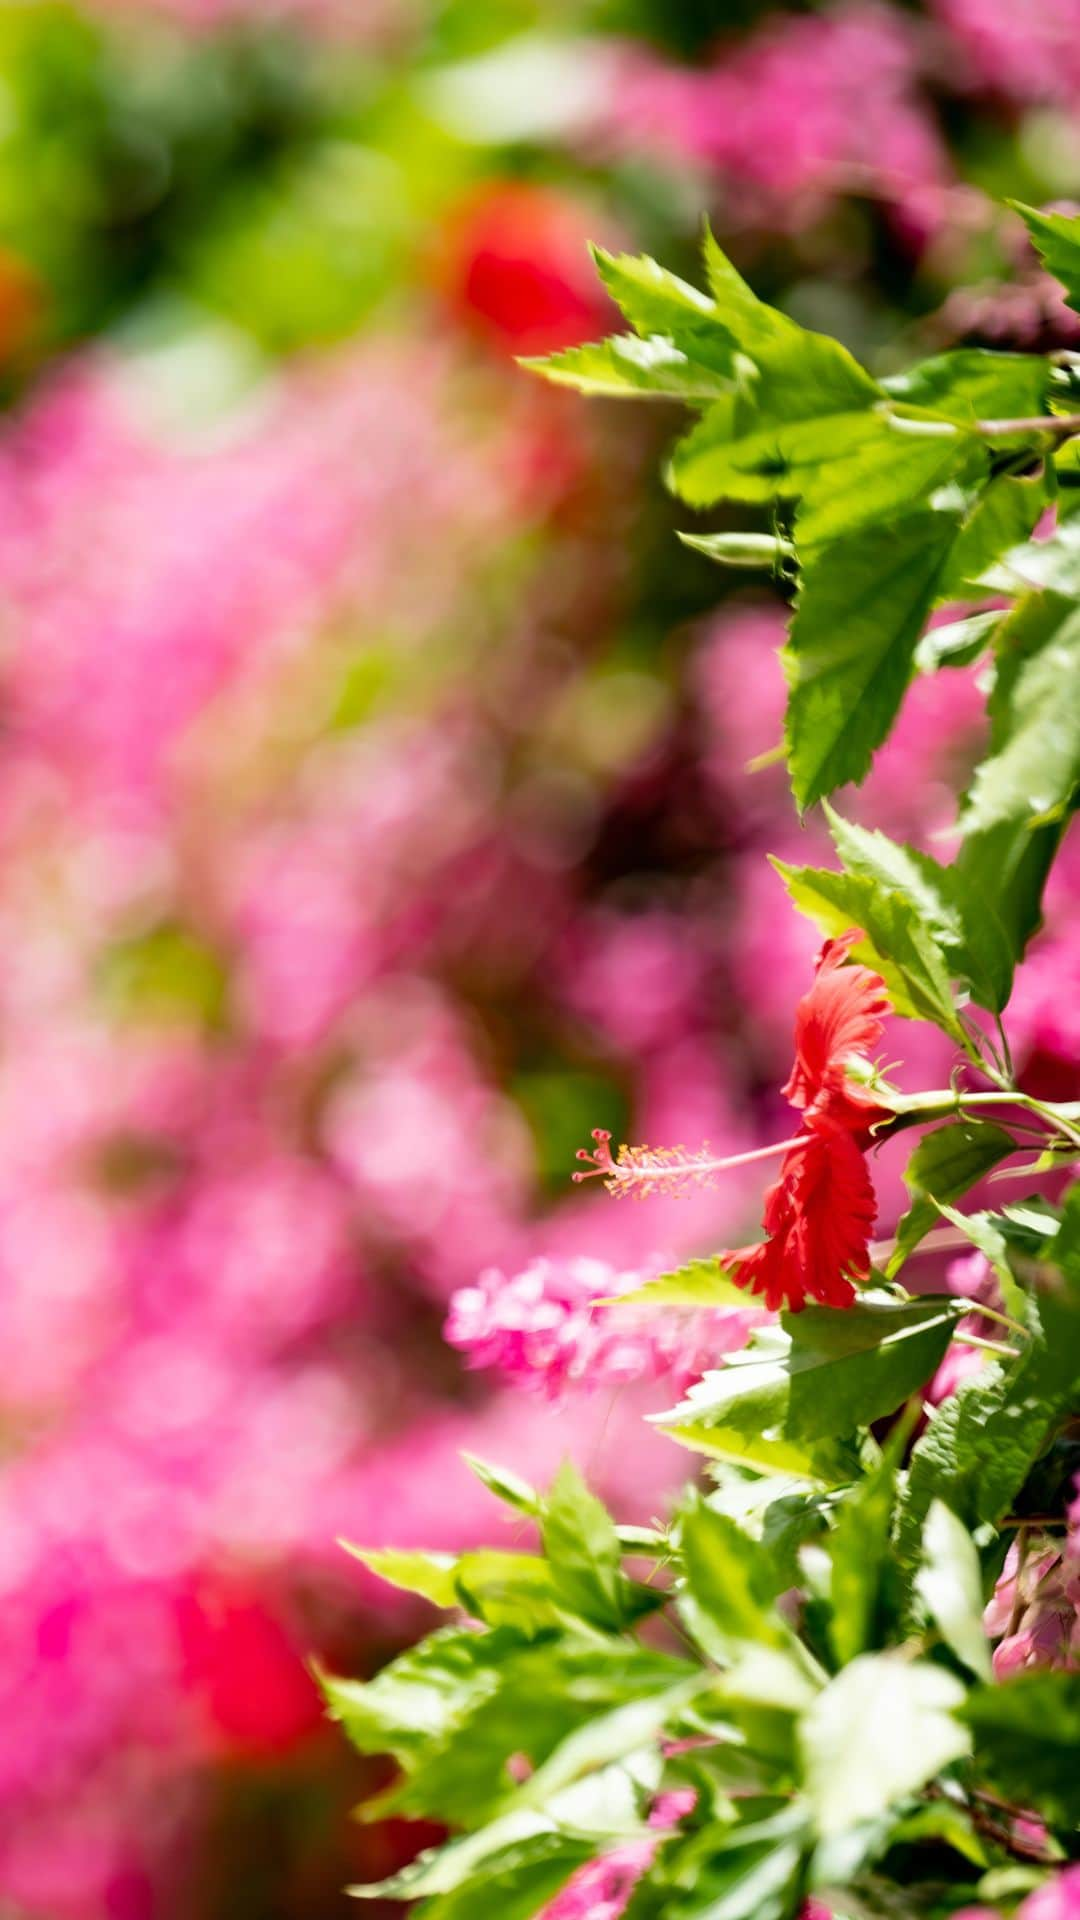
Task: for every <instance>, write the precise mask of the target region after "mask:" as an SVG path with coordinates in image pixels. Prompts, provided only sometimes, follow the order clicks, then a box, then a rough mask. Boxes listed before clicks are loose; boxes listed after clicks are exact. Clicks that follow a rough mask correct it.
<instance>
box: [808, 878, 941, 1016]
mask: <svg viewBox="0 0 1080 1920" xmlns="http://www.w3.org/2000/svg"><path fill="white" fill-rule="evenodd" d="M772 864H773V866H774V867H775V868H776V871H777V873H778V874H779V875H780V877H781V879H782V880H783V882H784V885H785V886H786V888H787V890H788V893H789V894H790V895H791V898H792V900H793V901H794V903H795V906H796V907H797V908H798V910H799V912H800V913H804V914H806V916H807V918H808V919H810V920H812V921H813V922H814V925H815V926H817V927H820V929H821V931H822V933H824V934H825V935H826V936H827V937H829V938H832V937H833V936H835V935H836V934H839V933H844V932H845V931H846V930H847V928H848V927H860V928H861V929H862V931H863V934H864V935H865V938H864V939H862V940H860V941H859V943H858V945H857V946H855V947H854V948H853V949H852V952H853V955H854V957H855V958H856V959H857V960H861V961H863V962H864V963H865V965H867V966H869V967H873V968H874V970H875V971H876V972H877V973H880V975H881V977H882V979H883V980H884V982H885V986H886V989H887V991H888V994H889V999H890V1000H891V1002H892V1004H893V1007H894V1008H895V1010H896V1012H897V1013H900V1014H903V1015H904V1017H905V1018H906V1019H908V1020H931V1021H932V1022H933V1023H934V1025H935V1026H938V1027H941V1028H942V1029H943V1031H944V1032H945V1033H947V1034H949V1035H950V1037H951V1038H952V1039H953V1040H955V1041H956V1042H957V1044H958V1045H960V1046H963V1045H964V1044H965V1035H964V1030H963V1028H962V1026H961V1025H960V1020H959V1016H958V1015H957V1011H956V1007H955V1005H954V1003H953V997H952V990H951V988H950V986H949V973H948V968H947V966H946V964H945V960H944V956H943V954H942V952H941V950H940V948H939V947H938V945H937V943H936V941H935V940H934V937H933V935H932V933H931V932H930V931H929V929H928V928H927V927H926V926H925V925H924V923H923V921H922V920H921V919H920V917H919V915H918V913H917V912H916V910H915V908H914V907H913V906H912V905H911V904H910V902H909V901H908V900H906V899H905V898H904V896H903V895H902V894H899V893H897V892H895V891H893V890H892V889H889V888H886V887H884V886H882V885H881V883H880V882H879V881H876V880H872V879H870V878H869V876H868V875H866V874H852V873H831V872H830V871H829V870H828V869H827V868H815V867H788V866H785V864H784V862H783V861H782V860H776V859H774V860H773V862H772Z"/></svg>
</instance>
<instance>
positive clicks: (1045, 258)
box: [1009, 200, 1080, 311]
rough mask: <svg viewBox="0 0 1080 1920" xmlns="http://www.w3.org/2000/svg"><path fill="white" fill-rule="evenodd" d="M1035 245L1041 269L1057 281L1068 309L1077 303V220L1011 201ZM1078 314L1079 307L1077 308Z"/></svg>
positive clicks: (1079, 268)
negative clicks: (1043, 268) (1044, 269)
mask: <svg viewBox="0 0 1080 1920" xmlns="http://www.w3.org/2000/svg"><path fill="white" fill-rule="evenodd" d="M1009 205H1010V206H1011V207H1015V209H1016V211H1017V213H1018V214H1019V215H1020V217H1021V219H1022V220H1023V222H1024V225H1025V226H1026V227H1027V230H1028V232H1029V233H1030V235H1031V238H1032V240H1033V241H1034V243H1035V246H1036V249H1037V251H1038V254H1039V258H1040V259H1041V261H1042V263H1043V266H1044V267H1045V268H1046V270H1047V272H1048V273H1052V274H1053V276H1054V278H1055V280H1060V281H1061V284H1062V286H1063V287H1064V289H1065V294H1066V298H1067V300H1068V304H1069V306H1070V307H1074V308H1076V307H1077V302H1078V301H1080V219H1078V218H1077V217H1076V215H1075V214H1068V213H1040V212H1039V211H1038V209H1037V208H1035V207H1026V206H1025V205H1024V204H1023V202H1022V201H1020V200H1010V202H1009ZM1077 310H1078V311H1080V308H1077Z"/></svg>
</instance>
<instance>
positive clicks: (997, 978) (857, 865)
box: [825, 802, 1013, 1013]
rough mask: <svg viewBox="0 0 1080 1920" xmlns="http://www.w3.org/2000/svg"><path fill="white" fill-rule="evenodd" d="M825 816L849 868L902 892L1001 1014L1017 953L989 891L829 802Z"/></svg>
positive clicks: (962, 973)
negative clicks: (848, 817) (861, 823)
mask: <svg viewBox="0 0 1080 1920" xmlns="http://www.w3.org/2000/svg"><path fill="white" fill-rule="evenodd" d="M825 815H826V818H827V820H828V823H829V832H830V834H831V835H832V841H833V845H834V846H835V848H836V851H837V853H838V854H839V856H840V859H841V861H842V862H843V866H844V870H845V872H847V873H855V874H862V875H863V876H864V877H865V878H866V879H868V880H876V881H878V882H880V884H881V885H882V886H883V887H886V888H888V889H890V890H891V891H893V892H895V893H899V894H900V895H901V896H902V898H903V899H905V900H906V901H907V902H908V904H909V905H910V906H911V907H912V908H913V909H914V911H915V913H916V914H917V915H918V917H919V919H920V920H921V921H922V923H923V925H924V926H925V927H926V929H927V931H928V932H929V934H930V936H931V938H932V940H933V942H934V944H935V946H937V947H939V948H940V950H941V953H942V955H943V956H944V958H945V961H946V964H947V966H948V969H949V972H950V974H951V975H952V976H953V978H954V979H958V980H962V981H963V982H964V983H965V984H966V985H967V986H968V987H969V988H970V990H971V993H972V995H973V997H974V998H975V999H976V1000H977V1001H978V1003H979V1005H980V1006H982V1007H988V1008H989V1009H990V1010H991V1011H992V1012H995V1013H997V1012H1000V1010H1001V1009H1002V1007H1004V1006H1005V1004H1006V1002H1007V1001H1008V998H1009V994H1010V991H1011V989H1012V977H1013V952H1012V948H1011V947H1010V945H1009V942H1008V940H1007V938H1006V935H1005V931H1004V929H1003V927H1002V926H1001V923H1000V921H999V920H998V918H997V915H996V914H995V912H994V910H993V907H992V906H991V904H990V903H989V902H988V901H987V899H986V895H985V893H976V892H975V891H974V890H973V889H972V887H971V886H970V885H969V883H968V881H967V879H966V877H965V875H964V874H963V873H961V872H960V870H959V869H958V868H957V867H943V866H940V865H939V864H938V862H937V861H936V860H933V859H932V858H931V857H930V855H929V854H926V853H921V852H919V851H918V850H917V849H916V848H914V847H907V846H902V845H900V844H899V843H898V842H897V841H895V840H890V839H889V838H888V836H887V835H886V834H884V833H880V832H877V831H874V832H868V831H867V829H866V828H865V827H859V826H856V825H855V824H854V823H853V822H852V821H849V820H844V819H843V818H842V817H841V816H840V814H838V813H837V812H835V811H834V809H833V808H832V807H830V806H829V804H828V802H826V803H825Z"/></svg>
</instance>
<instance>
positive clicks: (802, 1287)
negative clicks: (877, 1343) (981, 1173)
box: [575, 927, 890, 1312]
mask: <svg viewBox="0 0 1080 1920" xmlns="http://www.w3.org/2000/svg"><path fill="white" fill-rule="evenodd" d="M862 938H863V935H862V934H861V932H860V931H859V930H858V928H856V927H851V928H849V929H848V931H847V932H846V933H844V934H842V935H841V936H840V938H839V939H836V940H828V941H826V943H825V945H824V947H823V948H822V950H821V952H820V953H819V955H818V958H817V963H816V966H815V970H814V979H813V983H812V985H811V987H810V990H809V992H808V993H806V994H804V996H803V998H802V999H801V1000H800V1002H799V1004H798V1007H797V1008H796V1010H795V1064H794V1066H793V1067H792V1070H791V1076H790V1078H789V1080H788V1082H787V1085H786V1086H785V1087H784V1090H783V1091H784V1094H785V1097H786V1098H787V1099H788V1100H789V1101H790V1102H791V1105H792V1106H793V1107H794V1108H795V1109H796V1110H797V1111H798V1112H800V1113H801V1115H802V1125H801V1127H800V1130H799V1132H798V1133H797V1134H796V1135H795V1136H794V1138H792V1139H790V1140H782V1141H779V1142H778V1143H777V1144H776V1145H775V1146H771V1147H762V1148H759V1149H758V1150H757V1151H755V1152H752V1153H742V1154H735V1155H733V1156H732V1157H730V1158H728V1159H726V1160H716V1159H713V1158H711V1157H710V1155H709V1153H708V1151H707V1149H706V1150H703V1151H702V1152H700V1153H694V1154H687V1153H685V1152H684V1151H683V1150H682V1149H681V1148H677V1149H674V1150H671V1149H664V1148H661V1149H659V1150H656V1149H653V1148H650V1147H620V1149H619V1153H618V1157H617V1158H615V1157H613V1156H612V1152H611V1144H610V1141H611V1137H610V1135H609V1134H607V1133H603V1132H596V1133H594V1135H593V1139H594V1141H595V1142H596V1145H595V1147H594V1148H593V1150H592V1151H591V1152H587V1151H585V1150H584V1149H583V1150H582V1151H581V1152H580V1153H579V1155H578V1158H579V1159H580V1160H587V1161H589V1162H590V1167H589V1172H588V1173H584V1172H579V1173H578V1174H576V1175H575V1178H576V1179H579V1180H581V1179H589V1178H590V1176H592V1175H595V1174H602V1175H603V1177H604V1179H605V1181H606V1183H607V1186H608V1189H609V1191H610V1192H613V1193H637V1194H644V1193H648V1192H650V1191H651V1192H656V1191H658V1190H659V1191H667V1192H669V1193H670V1192H673V1191H678V1190H680V1189H682V1188H685V1187H686V1186H687V1185H689V1184H692V1183H696V1182H699V1181H708V1180H711V1179H712V1178H713V1177H714V1175H716V1174H718V1173H721V1172H723V1171H725V1170H727V1169H728V1168H731V1167H737V1166H744V1165H746V1164H747V1163H748V1162H749V1161H752V1160H760V1159H764V1158H766V1157H768V1156H770V1155H773V1154H776V1153H782V1154H783V1156H784V1157H783V1159H782V1161H781V1163H780V1172H779V1175H778V1177H777V1179H776V1180H775V1181H774V1182H773V1185H772V1186H771V1187H769V1188H768V1190H767V1192H766V1195H765V1206H764V1212H763V1216H762V1226H763V1227H764V1229H765V1233H766V1236H767V1238H766V1239H764V1240H762V1241H760V1242H759V1243H758V1244H757V1245H755V1246H750V1247H738V1248H735V1249H733V1250H731V1251H729V1252H726V1253H721V1254H720V1256H719V1258H720V1261H721V1264H722V1265H723V1266H724V1267H725V1269H726V1270H727V1271H728V1273H729V1274H730V1276H731V1278H732V1279H733V1280H734V1281H735V1282H736V1284H737V1285H739V1286H742V1287H746V1288H747V1290H748V1291H749V1292H751V1293H756V1294H760V1295H761V1296H762V1298H763V1299H764V1302H765V1305H766V1306H767V1307H769V1308H770V1309H771V1310H772V1311H773V1312H775V1311H776V1310H777V1309H779V1308H780V1307H787V1308H788V1309H789V1310H790V1311H792V1312H798V1310H799V1309H800V1307H804V1306H805V1305H806V1302H807V1301H808V1300H817V1301H819V1302H820V1303H821V1304H822V1305H823V1306H828V1307H849V1306H850V1305H851V1303H852V1301H853V1300H854V1298H855V1290H854V1287H853V1285H852V1281H853V1280H864V1279H865V1278H866V1276H867V1275H868V1273H869V1271H870V1234H871V1231H872V1229H873V1225H874V1215H875V1211H876V1208H875V1201H874V1189H873V1185H872V1182H871V1180H870V1175H869V1172H868V1171H867V1166H866V1159H865V1152H866V1148H867V1147H868V1146H869V1144H870V1141H871V1138H872V1133H873V1129H874V1127H875V1126H876V1125H877V1124H878V1123H880V1122H881V1121H884V1120H887V1119H888V1118H889V1116H890V1109H889V1108H888V1107H885V1106H882V1105H881V1103H880V1101H879V1100H878V1099H877V1098H876V1097H875V1096H874V1094H872V1093H871V1092H870V1091H869V1090H868V1089H867V1088H864V1087H862V1086H860V1085H859V1084H858V1082H857V1081H854V1080H852V1079H851V1078H850V1077H849V1074H848V1067H849V1066H850V1065H852V1064H853V1063H856V1062H863V1063H866V1062H868V1060H869V1056H870V1050H871V1048H872V1047H875V1046H876V1045H877V1042H878V1041H879V1040H880V1038H881V1035H882V1032H883V1024H882V1021H883V1015H885V1014H886V1013H888V1011H889V1002H888V998H887V997H886V993H885V983H884V981H883V980H882V979H881V978H880V976H879V975H878V974H876V973H872V972H871V971H870V969H869V968H868V967H862V966H851V965H848V964H846V962H847V956H848V954H849V953H850V952H851V949H852V947H853V946H855V945H856V943H857V942H858V941H859V940H861V939H862Z"/></svg>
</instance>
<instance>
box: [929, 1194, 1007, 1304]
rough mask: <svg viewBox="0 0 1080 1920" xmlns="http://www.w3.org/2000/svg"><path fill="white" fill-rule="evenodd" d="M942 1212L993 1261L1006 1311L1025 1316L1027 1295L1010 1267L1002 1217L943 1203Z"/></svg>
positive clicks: (940, 1208) (940, 1202)
mask: <svg viewBox="0 0 1080 1920" xmlns="http://www.w3.org/2000/svg"><path fill="white" fill-rule="evenodd" d="M938 1211H939V1213H940V1214H941V1216H942V1218H943V1219H945V1220H948V1221H949V1223H950V1225H951V1226H954V1227H957V1228H958V1229H959V1231H960V1232H961V1233H962V1234H963V1235H964V1236H965V1238H966V1239H968V1240H970V1242H971V1244H972V1246H973V1247H976V1248H977V1249H978V1251H979V1252H980V1253H981V1254H982V1255H983V1256H984V1257H985V1259H987V1260H988V1261H989V1263H990V1265H991V1267H992V1268H993V1270H994V1273H995V1275H996V1276H997V1281H998V1284H999V1286H1000V1288H1001V1291H1002V1294H1003V1296H1004V1304H1005V1308H1006V1311H1007V1312H1009V1313H1014V1314H1017V1315H1020V1314H1022V1313H1023V1311H1024V1306H1025V1301H1026V1295H1025V1294H1024V1291H1023V1289H1022V1288H1021V1287H1019V1286H1018V1285H1017V1283H1016V1279H1015V1277H1014V1275H1013V1271H1012V1268H1011V1267H1010V1265H1009V1249H1008V1243H1007V1241H1006V1239H1005V1235H1004V1234H1003V1233H1002V1231H1001V1228H1000V1226H999V1225H998V1215H997V1214H994V1213H987V1212H982V1213H961V1212H960V1211H959V1210H958V1208H956V1207H950V1206H947V1205H946V1203H945V1202H944V1201H943V1200H942V1201H939V1202H938Z"/></svg>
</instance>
